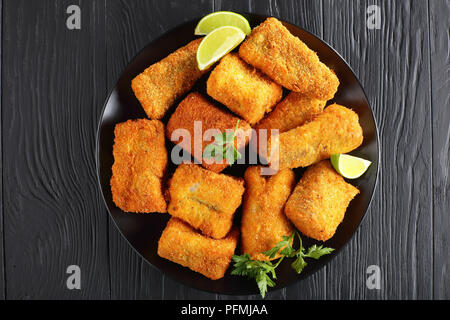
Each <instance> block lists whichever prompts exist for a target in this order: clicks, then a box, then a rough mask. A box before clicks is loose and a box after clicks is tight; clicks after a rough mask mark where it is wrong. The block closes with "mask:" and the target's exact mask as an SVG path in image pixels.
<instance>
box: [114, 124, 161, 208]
mask: <svg viewBox="0 0 450 320" xmlns="http://www.w3.org/2000/svg"><path fill="white" fill-rule="evenodd" d="M114 134H115V139H114V147H113V155H114V164H113V166H112V178H111V182H110V183H111V192H112V196H113V201H114V203H115V204H116V205H117V206H118V207H119V208H121V209H122V210H123V211H127V212H166V207H167V205H166V201H165V199H164V196H163V190H162V189H163V188H162V179H163V176H164V174H165V171H166V168H167V161H168V160H167V151H166V147H165V144H164V125H163V123H162V122H161V121H158V120H147V119H140V120H128V121H127V122H123V123H119V124H117V125H116V127H115V129H114Z"/></svg>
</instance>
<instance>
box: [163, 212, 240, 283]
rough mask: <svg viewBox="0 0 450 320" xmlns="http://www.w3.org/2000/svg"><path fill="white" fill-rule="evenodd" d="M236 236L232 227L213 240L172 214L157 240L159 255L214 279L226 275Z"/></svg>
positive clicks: (235, 229) (235, 230)
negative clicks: (223, 235) (218, 238)
mask: <svg viewBox="0 0 450 320" xmlns="http://www.w3.org/2000/svg"><path fill="white" fill-rule="evenodd" d="M238 238H239V231H238V229H237V228H234V229H233V230H232V231H231V232H230V233H229V234H228V235H227V236H226V237H225V238H223V239H220V240H216V239H211V238H208V237H205V236H202V235H201V234H199V233H197V232H196V231H195V230H194V229H192V227H190V226H189V225H188V224H186V223H184V222H183V221H181V220H179V219H177V218H171V219H170V220H169V222H168V223H167V226H166V228H165V229H164V231H163V234H162V235H161V238H160V239H159V242H158V255H159V256H160V257H162V258H165V259H167V260H170V261H172V262H175V263H178V264H181V265H182V266H184V267H188V268H189V269H191V270H193V271H196V272H199V273H201V274H203V275H204V276H205V277H208V278H210V279H212V280H217V279H220V278H222V277H223V276H224V275H225V272H226V270H227V269H228V266H229V265H230V262H231V257H232V256H233V254H234V250H235V249H236V245H237V242H238Z"/></svg>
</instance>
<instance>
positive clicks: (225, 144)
mask: <svg viewBox="0 0 450 320" xmlns="http://www.w3.org/2000/svg"><path fill="white" fill-rule="evenodd" d="M238 127H239V120H238V121H237V123H236V128H235V129H234V132H229V131H224V132H222V133H219V134H216V135H214V142H212V143H210V144H208V145H207V146H206V147H205V150H204V151H203V158H205V159H211V158H215V160H216V161H222V160H224V159H225V160H226V162H227V163H228V164H229V165H230V166H231V165H233V164H234V163H235V162H236V159H241V158H242V155H241V153H240V152H239V151H238V150H237V149H236V147H235V143H234V142H235V140H236V132H237V130H238Z"/></svg>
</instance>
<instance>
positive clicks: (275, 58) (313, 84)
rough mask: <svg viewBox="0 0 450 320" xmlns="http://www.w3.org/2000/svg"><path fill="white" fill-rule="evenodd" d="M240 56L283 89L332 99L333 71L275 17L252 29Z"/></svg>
mask: <svg viewBox="0 0 450 320" xmlns="http://www.w3.org/2000/svg"><path fill="white" fill-rule="evenodd" d="M239 56H240V57H241V58H242V59H244V60H245V61H246V62H247V63H249V64H251V65H252V66H254V67H255V68H258V69H259V70H261V71H262V72H264V73H265V74H267V75H268V76H269V77H270V78H272V79H273V80H274V81H275V82H277V83H278V84H280V85H282V86H283V87H285V88H287V89H289V90H292V91H295V92H300V93H303V94H305V95H308V96H310V97H313V98H316V99H319V100H330V99H332V98H333V97H334V94H335V93H336V91H337V88H338V86H339V80H338V78H337V77H336V75H335V74H334V73H333V71H331V70H330V69H329V68H328V67H327V66H326V65H325V64H323V63H322V62H320V60H319V57H318V56H317V54H316V53H315V52H314V51H312V50H311V49H309V48H308V46H307V45H306V44H304V43H303V42H302V41H301V40H300V39H299V38H297V37H295V36H293V35H292V34H291V33H290V32H289V30H288V29H286V27H284V26H283V24H282V23H281V22H280V21H279V20H277V19H275V18H267V19H266V20H265V21H264V22H263V23H262V24H260V25H259V26H258V27H256V28H255V29H253V30H252V33H251V34H250V36H248V37H247V39H246V40H245V41H244V42H243V43H242V44H241V46H240V48H239Z"/></svg>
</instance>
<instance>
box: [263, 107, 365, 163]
mask: <svg viewBox="0 0 450 320" xmlns="http://www.w3.org/2000/svg"><path fill="white" fill-rule="evenodd" d="M278 138H279V144H278V146H279V150H278V152H273V154H272V155H271V157H270V163H271V165H272V166H275V167H276V163H277V159H278V160H279V162H278V165H279V169H280V170H281V169H284V168H298V167H307V166H309V165H311V164H313V163H316V162H319V161H321V160H323V159H328V158H329V157H330V156H331V155H332V154H335V153H347V152H350V151H352V150H354V149H356V148H358V147H359V146H360V145H361V143H362V141H363V132H362V128H361V126H360V125H359V122H358V115H357V114H356V113H355V112H354V111H352V110H350V109H348V108H346V107H343V106H341V105H338V104H333V105H331V106H328V107H327V108H325V110H324V111H323V112H322V113H321V114H320V115H318V116H317V117H316V118H314V119H313V120H312V121H311V122H308V123H306V124H305V125H303V126H300V127H297V128H295V129H292V130H289V131H287V132H283V133H281V134H280V135H279V136H278ZM272 140H273V139H272ZM275 141H276V139H275ZM271 142H272V141H271ZM275 143H276V142H275ZM273 148H274V147H273ZM275 149H276V148H275ZM268 150H270V147H268Z"/></svg>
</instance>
